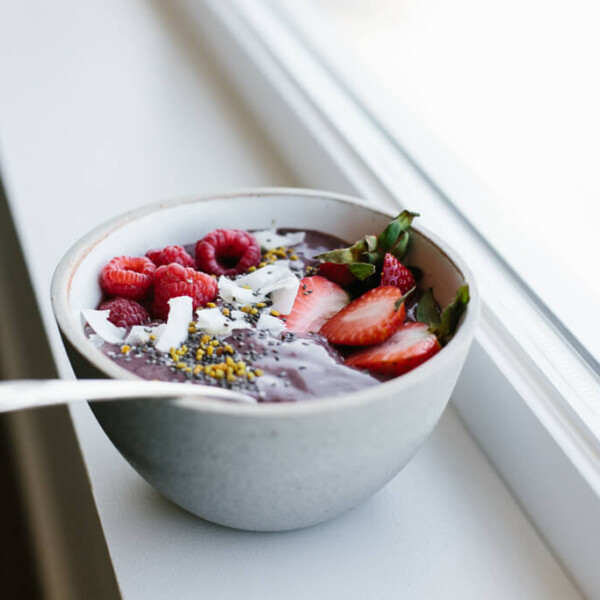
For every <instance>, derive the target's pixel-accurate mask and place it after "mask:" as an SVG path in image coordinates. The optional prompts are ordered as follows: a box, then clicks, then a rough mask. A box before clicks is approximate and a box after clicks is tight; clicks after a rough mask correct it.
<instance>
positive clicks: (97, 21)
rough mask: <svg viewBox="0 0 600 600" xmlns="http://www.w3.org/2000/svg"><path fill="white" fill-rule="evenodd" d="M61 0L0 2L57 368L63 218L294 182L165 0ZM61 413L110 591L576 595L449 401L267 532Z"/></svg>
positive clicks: (69, 233) (26, 238)
mask: <svg viewBox="0 0 600 600" xmlns="http://www.w3.org/2000/svg"><path fill="white" fill-rule="evenodd" d="M67 4H69V3H66V4H65V3H63V4H62V5H61V6H53V7H52V8H51V9H50V8H46V9H44V8H38V14H37V15H36V20H32V19H31V18H30V15H29V14H28V13H27V9H26V8H25V6H21V5H11V6H10V7H8V6H6V7H5V8H3V9H2V16H1V17H0V33H1V34H2V35H0V40H1V42H0V44H1V46H0V49H1V50H3V51H2V52H0V61H2V63H1V66H2V72H3V73H4V83H5V89H7V90H10V94H4V95H2V96H1V97H0V122H2V123H3V126H2V133H1V135H2V138H1V140H0V141H1V149H2V170H3V176H4V178H5V182H6V186H7V194H8V198H9V202H10V205H11V209H12V211H13V216H14V218H15V221H16V225H17V229H18V233H19V235H20V239H21V242H22V244H23V248H24V252H25V257H26V260H27V262H28V266H29V268H30V273H31V277H32V280H33V285H34V289H35V292H36V295H37V300H38V303H39V306H40V310H41V313H42V318H43V320H44V325H45V328H46V332H47V336H48V337H49V340H50V343H51V346H52V349H53V355H54V359H55V361H56V364H57V367H58V369H59V371H60V373H61V374H62V376H64V377H69V376H72V372H71V369H70V366H69V364H68V362H67V359H66V355H65V353H64V350H63V348H62V344H61V341H60V338H59V335H58V331H57V328H56V326H55V323H54V319H53V316H52V311H51V307H50V300H49V294H48V289H49V281H50V277H51V275H52V271H53V269H54V267H55V265H56V263H57V262H58V260H59V258H60V256H61V255H62V254H63V253H64V252H65V251H66V250H67V248H68V247H69V246H70V245H71V244H72V243H73V242H74V241H75V240H76V239H77V238H78V237H79V236H81V235H82V234H83V233H85V232H86V231H87V230H88V229H90V228H91V227H93V226H94V225H96V224H98V223H99V222H101V221H104V220H105V219H107V218H109V217H111V216H113V215H114V214H117V213H121V212H123V211H125V210H127V209H128V208H133V207H135V206H139V205H141V204H144V203H147V202H154V201H158V200H159V199H162V198H168V197H176V196H182V195H187V194H190V193H202V192H204V191H208V190H214V189H225V188H232V187H241V186H248V185H265V184H269V185H282V184H283V185H285V184H287V185H294V184H297V183H298V182H297V181H296V179H295V176H294V175H293V174H292V171H291V170H288V169H287V167H286V165H285V164H284V163H282V162H281V160H280V159H279V158H278V154H277V152H276V151H275V150H274V148H273V147H272V146H271V145H270V144H269V143H268V141H267V140H266V138H265V136H264V134H263V132H262V131H261V130H260V129H259V128H257V127H256V126H255V125H254V124H253V123H254V121H253V119H252V117H251V116H250V114H249V113H248V112H247V111H246V109H245V107H244V106H243V105H241V104H239V103H238V102H237V100H236V94H235V92H234V91H233V90H232V89H231V88H230V87H229V85H228V84H227V83H226V82H224V81H223V80H222V78H221V75H220V73H219V71H218V70H217V68H216V67H215V66H214V65H213V64H212V63H211V62H210V61H209V60H208V59H207V58H206V49H205V48H203V47H202V46H200V45H199V43H198V40H197V35H198V31H197V30H194V29H193V28H192V29H190V24H189V23H188V21H187V20H183V19H181V15H180V14H178V12H177V11H176V10H175V9H172V10H167V9H166V8H162V7H161V6H160V5H159V4H158V3H157V4H156V5H155V9H152V8H150V7H149V5H147V4H145V3H143V2H139V3H125V4H123V3H118V2H111V3H110V5H109V8H107V5H106V3H104V4H102V6H100V3H98V5H89V4H88V5H86V6H85V7H82V6H80V5H79V4H76V3H74V2H73V3H72V6H68V5H67ZM44 11H46V12H44ZM90 24H93V27H92V28H90ZM125 31H126V32H127V34H126V35H124V34H123V32H125ZM83 32H85V34H84V33H83ZM31 40H35V44H32V42H31ZM107 40H110V44H107V43H106V41H107ZM74 46H77V48H78V52H77V53H74V52H73V47H74ZM24 73H26V74H27V78H26V80H24V78H23V75H22V74H24ZM49 117H51V118H49ZM83 199H85V200H83ZM84 202H85V205H86V208H83V205H84ZM88 207H91V209H90V208H88ZM3 293H4V292H3ZM24 318H25V317H24ZM70 415H71V419H72V422H73V426H74V429H75V434H76V436H77V440H78V442H79V444H80V447H81V451H82V454H83V458H84V462H85V468H86V472H87V473H86V474H87V476H88V478H89V484H90V487H91V492H92V495H93V499H94V502H95V505H96V508H97V511H98V515H99V520H100V524H101V527H102V529H103V532H104V535H105V538H106V544H107V547H108V551H109V554H110V557H111V559H112V562H113V567H114V570H115V575H116V578H117V581H118V583H119V586H120V589H121V592H122V594H123V595H124V596H125V597H128V598H137V597H140V598H147V597H179V598H182V597H194V596H197V594H198V590H202V594H203V595H204V596H206V597H219V598H227V597H237V596H238V595H239V593H240V590H242V589H243V590H244V593H245V595H246V596H247V597H258V596H259V595H261V596H265V597H269V596H272V597H286V598H291V597H324V596H329V597H334V596H339V597H346V598H351V597H357V598H358V597H365V596H368V595H370V596H374V597H391V596H395V597H397V596H402V597H414V598H421V597H427V598H431V599H433V598H448V597H462V598H481V597H485V598H494V597H496V598H509V597H524V598H528V599H535V598H540V599H541V598H544V599H548V598H557V599H559V598H560V599H561V600H563V599H566V598H579V597H580V596H579V594H578V592H577V591H576V590H575V588H574V587H573V585H572V584H571V583H570V581H569V580H568V579H567V577H566V576H565V574H564V572H563V571H562V569H561V567H560V566H559V565H558V564H557V562H556V561H555V560H554V558H553V557H552V556H551V554H550V552H549V551H548V550H547V548H546V547H545V545H544V543H543V542H542V540H541V539H540V538H539V537H538V535H537V533H536V532H535V530H534V529H533V527H532V526H531V525H530V524H529V522H528V521H527V519H526V517H525V516H524V514H523V513H522V512H521V510H520V508H519V506H518V505H517V503H516V502H515V500H514V499H513V497H512V496H511V494H510V492H509V491H508V490H507V489H506V487H505V486H504V484H503V483H502V481H501V480H500V478H499V477H498V476H497V475H496V473H495V472H494V470H493V469H492V468H491V466H490V465H489V463H488V462H487V460H486V459H485V458H484V456H483V454H482V453H481V451H480V450H479V448H478V447H477V446H476V445H475V443H474V442H473V440H472V439H471V437H470V436H469V434H468V433H467V432H466V430H465V428H464V426H463V425H462V423H461V422H460V421H459V419H458V418H457V415H456V413H455V412H454V410H453V409H449V410H448V411H447V412H446V414H445V416H444V417H443V419H442V421H441V423H440V425H439V427H438V428H437V429H436V431H435V432H434V434H433V436H432V437H431V439H430V440H429V442H428V443H427V444H426V446H425V447H424V448H423V449H422V450H421V451H420V452H419V454H418V455H417V456H416V457H415V459H414V460H413V461H412V462H411V463H410V465H409V466H408V467H407V468H406V469H405V470H404V471H403V472H402V473H401V474H400V475H399V476H398V477H397V478H396V479H394V480H393V481H392V482H391V483H390V484H389V485H388V486H387V487H386V488H385V489H384V490H383V491H382V492H380V493H379V494H377V495H376V496H375V497H374V498H372V499H371V500H369V501H368V502H367V503H365V504H364V505H362V506H360V507H359V508H357V509H356V510H354V511H352V512H351V513H349V514H348V515H345V516H343V517H341V518H339V519H337V520H335V521H333V522H330V523H327V524H324V525H322V526H318V527H314V528H311V529H308V530H305V531H301V532H290V533H284V534H276V535H269V534H251V533H245V532H238V531H234V530H229V529H225V528H221V527H218V526H215V525H212V524H209V523H206V522H203V521H201V520H199V519H196V518H194V517H192V516H191V515H189V514H187V513H185V512H184V511H182V510H180V509H178V508H177V507H175V506H174V505H172V504H171V503H169V502H168V501H166V500H164V499H163V498H162V497H161V496H159V495H158V494H157V493H156V492H154V491H153V490H152V489H151V488H150V486H149V485H148V484H146V483H145V482H144V481H143V480H142V479H141V478H140V477H139V476H138V475H137V474H136V473H135V472H134V471H133V470H132V468H131V467H130V466H129V465H128V464H127V463H126V462H125V461H124V460H123V459H122V458H121V457H120V455H118V453H117V452H116V450H115V449H114V448H113V446H112V445H111V444H110V442H109V441H108V439H107V438H106V437H105V435H104V433H103V432H102V430H101V429H100V427H99V425H98V423H97V422H96V421H95V419H94V417H93V415H92V413H91V411H90V410H89V409H88V408H87V407H86V406H78V407H71V408H70ZM40 451H43V452H47V453H49V454H51V453H52V447H51V446H48V447H47V448H42V449H40ZM46 491H47V493H49V494H52V482H51V481H50V482H48V488H47V490H46ZM62 509H63V510H64V511H65V513H67V514H68V513H69V512H71V511H74V510H77V508H76V507H73V506H67V505H64V506H63V507H62ZM56 535H60V532H57V533H56ZM56 541H57V544H56V546H55V548H54V549H55V550H56V551H58V549H59V548H60V544H58V540H56ZM73 550H74V549H69V548H66V549H64V551H65V552H69V551H73ZM77 552H78V553H79V554H84V555H85V549H84V550H82V549H77ZM373 557H377V559H376V560H375V559H374V558H373ZM40 560H41V562H42V564H43V563H44V562H45V561H46V557H43V556H42V557H40ZM349 573H351V574H352V575H351V576H348V574H349ZM234 574H235V577H233V576H232V575H234Z"/></svg>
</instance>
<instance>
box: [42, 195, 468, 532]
mask: <svg viewBox="0 0 600 600" xmlns="http://www.w3.org/2000/svg"><path fill="white" fill-rule="evenodd" d="M253 193H255V194H260V193H264V194H265V195H267V196H268V195H269V194H270V193H271V194H272V193H273V192H268V191H264V192H256V191H255V192H253ZM276 193H277V194H278V195H279V196H281V195H283V196H286V194H289V196H290V197H294V196H295V197H298V196H302V193H303V192H302V191H300V190H289V191H286V190H276ZM307 194H310V200H311V201H312V202H315V195H316V194H319V195H321V196H322V197H323V206H325V207H332V209H335V211H337V212H336V214H338V215H340V214H341V215H346V218H347V219H348V221H353V220H354V221H355V220H356V218H355V217H354V215H356V211H359V212H360V213H361V214H362V215H363V216H362V218H366V217H368V218H371V219H379V221H381V219H382V218H384V217H383V215H381V214H380V213H376V211H371V212H372V214H373V216H371V213H368V212H366V211H368V209H366V208H365V207H364V205H363V206H361V205H360V203H359V202H356V201H354V202H353V201H352V200H351V199H348V198H344V197H340V196H337V195H335V194H328V193H324V192H323V193H319V192H310V193H309V192H307ZM279 196H278V197H279ZM228 197H229V198H230V199H231V195H228ZM224 201H226V200H224ZM319 201H320V198H319ZM340 202H342V204H344V205H345V206H344V207H340V206H339V203H340ZM328 203H329V204H328ZM189 206H190V205H189V204H188V205H186V204H184V205H183V206H182V211H185V210H189ZM157 210H160V209H157ZM281 210H283V209H281ZM297 210H300V209H297ZM323 210H325V209H323ZM365 215H366V216H365ZM377 215H378V216H377ZM128 219H129V222H131V220H132V218H131V216H129V217H128ZM117 225H118V224H117ZM367 226H368V225H367ZM427 235H428V234H426V233H425V234H424V233H422V232H421V233H419V234H418V236H420V237H421V238H422V240H423V241H422V243H420V244H419V245H418V246H419V248H420V249H421V250H420V251H421V252H422V257H423V258H424V260H431V261H433V262H434V263H436V264H437V267H436V269H437V270H438V276H437V277H436V279H437V280H441V281H442V284H443V285H446V287H447V288H448V289H450V288H452V289H454V290H455V289H456V287H455V285H456V281H455V280H458V279H460V280H461V281H462V280H463V278H464V279H466V280H467V281H468V282H469V284H470V285H471V289H472V299H471V304H470V305H469V309H468V311H467V315H466V318H465V319H464V321H463V323H462V325H461V327H460V330H459V335H457V336H456V337H455V339H453V340H452V341H451V342H450V344H449V346H448V347H447V348H445V349H444V350H442V351H441V352H440V353H438V354H437V355H436V356H435V357H433V358H432V359H430V360H429V361H427V363H425V364H424V365H421V366H420V367H418V368H417V369H415V370H414V371H412V372H411V373H408V374H406V375H404V376H402V377H400V378H397V379H394V380H392V381H389V382H386V383H383V384H380V385H378V386H375V387H372V388H369V389H367V390H363V391H361V392H356V393H354V394H349V395H347V396H344V397H336V398H329V399H323V400H318V399H317V400H314V402H307V403H302V404H303V405H304V406H302V405H300V404H295V405H289V404H288V405H277V406H273V405H268V406H235V407H231V406H229V407H225V408H223V405H222V404H221V405H219V407H216V408H210V405H209V404H207V406H206V408H205V407H204V406H203V405H198V404H196V405H195V406H194V409H192V410H190V408H189V406H185V405H184V404H183V403H182V402H181V401H178V400H174V401H165V400H160V401H152V400H141V401H129V402H123V403H115V402H109V403H98V404H95V405H94V406H93V411H94V413H95V415H96V417H97V419H98V421H99V422H100V424H101V426H102V427H103V429H104V430H105V432H106V433H107V435H108V437H109V438H110V439H111V441H112V442H113V443H114V445H115V446H116V447H117V449H118V450H119V451H120V452H121V454H122V455H123V456H124V457H125V458H126V459H127V460H128V461H129V462H130V463H131V465H132V466H133V467H134V468H135V469H136V470H137V471H138V472H139V473H140V475H142V476H143V477H144V478H145V479H146V480H147V481H148V482H149V483H151V484H152V485H153V486H154V487H155V488H157V489H158V490H159V491H160V492H162V493H163V494H164V495H165V496H166V497H168V498H170V499H171V500H173V501H174V502H175V503H177V504H179V505H180V506H182V507H183V508H185V509H187V510H188V511H190V512H191V513H193V514H195V515H198V516H199V517H202V518H204V519H207V520H210V521H213V522H215V523H219V524H222V525H226V526H229V527H235V528H240V529H248V530H254V531H279V530H288V529H296V528H300V527H307V526H310V525H314V524H316V523H319V522H321V521H324V520H327V519H330V518H333V517H335V516H337V515H339V514H341V513H343V512H345V511H347V510H349V509H350V508H352V507H354V506H356V505H357V504H358V503H360V502H361V501H363V500H364V499H366V498H368V497H369V496H371V495H372V494H374V493H375V492H376V491H378V490H379V489H380V488H381V487H382V486H383V485H385V483H387V482H388V481H389V480H390V479H391V478H393V477H394V476H395V475H396V474H397V473H398V472H399V471H400V470H401V469H402V467H404V465H406V463H407V462H408V461H409V460H410V459H411V457H412V456H413V455H414V454H415V452H416V451H417V450H418V448H419V447H420V446H421V445H422V443H423V442H424V441H425V439H426V438H427V436H428V435H429V434H430V433H431V431H432V430H433V428H434V426H435V425H436V423H437V421H438V420H439V418H440V416H441V414H442V412H443V410H444V408H445V406H446V404H447V402H448V399H449V398H450V395H451V393H452V390H453V388H454V385H455V383H456V380H457V378H458V375H459V373H460V370H461V368H462V366H463V363H464V361H465V358H466V354H467V352H468V349H469V346H470V344H471V341H472V338H473V333H474V328H475V325H474V324H475V321H476V318H477V313H478V309H479V307H478V296H477V292H476V288H475V286H474V284H473V281H472V278H471V276H470V274H469V273H468V270H467V269H466V267H465V266H464V265H463V264H462V262H461V261H460V259H458V257H456V256H455V255H454V254H453V253H452V251H451V250H450V249H448V248H447V247H445V246H444V245H443V244H442V243H441V242H439V240H434V242H431V241H430V238H428V237H427ZM92 237H95V238H99V237H101V236H100V235H97V234H94V235H93V236H92ZM433 237H435V236H433ZM84 241H85V240H84ZM94 242H95V240H91V241H90V242H89V244H88V242H86V243H80V245H79V247H78V248H76V252H74V253H71V255H67V256H66V257H65V259H64V262H63V264H62V266H59V269H58V270H57V273H58V275H57V276H55V281H54V282H53V301H54V305H55V312H56V315H57V320H58V322H59V326H60V328H61V331H62V332H63V335H64V338H65V342H66V345H67V348H68V350H69V355H70V357H71V359H72V362H73V365H74V367H75V369H76V371H77V373H78V374H79V375H80V376H84V377H89V376H98V375H107V374H108V375H110V376H114V377H123V376H125V377H127V376H130V377H133V376H132V375H131V374H128V373H127V372H125V371H122V369H120V368H118V367H116V366H115V364H114V363H113V362H112V361H110V360H109V359H106V357H104V356H102V355H101V353H100V352H98V351H96V350H95V349H91V348H90V346H91V345H90V344H89V343H88V341H87V340H86V339H85V338H84V337H83V336H82V335H81V333H80V330H81V325H80V324H79V323H78V322H77V323H76V321H77V319H78V316H77V317H75V316H74V315H73V313H74V311H73V309H72V307H71V302H70V297H71V296H73V289H75V288H76V286H75V284H74V283H73V282H76V272H77V270H78V269H81V268H87V269H88V270H90V269H91V270H92V271H94V269H95V268H96V267H94V266H92V267H90V266H87V267H85V266H84V267H82V264H84V263H85V260H87V259H86V258H85V257H87V256H88V254H87V252H88V247H93V243H94ZM440 257H443V258H440ZM444 261H447V263H448V269H447V271H446V270H445V269H446V267H444V266H443V265H444V264H445V263H444ZM452 261H454V262H452ZM457 278H458V279H457ZM444 281H445V284H444ZM80 287H81V286H80ZM84 287H85V286H84ZM75 295H77V294H75ZM88 306H89V304H88ZM120 371H122V372H120Z"/></svg>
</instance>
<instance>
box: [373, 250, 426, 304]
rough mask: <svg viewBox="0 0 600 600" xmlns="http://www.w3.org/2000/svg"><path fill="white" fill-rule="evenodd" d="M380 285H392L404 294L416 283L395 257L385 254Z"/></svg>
mask: <svg viewBox="0 0 600 600" xmlns="http://www.w3.org/2000/svg"><path fill="white" fill-rule="evenodd" d="M381 285H392V286H394V287H397V288H398V289H399V290H400V293H401V294H406V292H408V290H412V289H413V288H414V287H415V286H416V285H417V282H416V281H415V278H414V277H413V274H412V273H411V272H410V270H409V269H407V268H406V267H405V266H404V265H403V264H402V263H401V262H400V261H399V260H398V259H397V258H396V257H395V256H393V255H392V254H390V253H389V252H386V254H385V257H384V259H383V271H382V272H381Z"/></svg>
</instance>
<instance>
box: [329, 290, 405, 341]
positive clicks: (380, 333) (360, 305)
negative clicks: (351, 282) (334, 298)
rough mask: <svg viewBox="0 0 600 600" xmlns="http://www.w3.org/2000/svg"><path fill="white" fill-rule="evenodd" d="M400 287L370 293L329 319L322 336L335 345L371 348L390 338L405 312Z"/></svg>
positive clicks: (402, 319) (370, 291)
mask: <svg viewBox="0 0 600 600" xmlns="http://www.w3.org/2000/svg"><path fill="white" fill-rule="evenodd" d="M401 298H402V295H401V294H400V290H399V289H398V288H397V287H391V286H380V287H376V288H375V289H372V290H369V291H368V292H366V293H365V294H363V295H362V296H360V297H359V298H357V299H356V300H354V302H352V304H349V305H348V306H346V308H343V309H342V310H341V311H340V312H338V313H337V314H336V315H335V316H334V317H332V318H331V319H329V321H327V323H325V325H323V327H321V331H320V332H319V333H321V334H322V335H324V336H325V337H326V338H327V340H328V341H329V342H331V343H332V344H340V345H342V346H370V345H371V344H377V343H378V342H382V341H383V340H385V339H387V338H389V337H390V336H391V335H392V334H393V333H394V332H395V331H396V330H397V329H398V327H400V325H401V324H402V322H403V321H404V315H405V309H404V303H403V302H402V303H401V304H400V305H399V306H398V301H399V300H401Z"/></svg>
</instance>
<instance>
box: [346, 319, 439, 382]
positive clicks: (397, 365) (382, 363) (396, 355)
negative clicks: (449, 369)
mask: <svg viewBox="0 0 600 600" xmlns="http://www.w3.org/2000/svg"><path fill="white" fill-rule="evenodd" d="M440 348H441V345H440V342H439V341H438V339H437V337H436V335H435V334H434V333H431V332H430V331H429V327H428V326H427V324H425V323H405V324H404V325H402V326H401V327H400V329H398V331H396V333H394V335H393V336H392V337H390V338H389V339H387V340H386V341H385V342H383V343H381V344H378V345H377V346H372V347H371V348H366V349H365V350H361V351H360V352H357V353H356V354H353V355H352V356H350V357H349V358H348V359H347V360H346V364H347V365H350V366H352V367H358V368H361V369H368V370H369V371H371V372H373V373H382V374H384V375H392V376H393V375H402V374H403V373H406V372H408V371H410V370H411V369H414V368H415V367H417V366H419V365H420V364H421V363H422V362H425V361H426V360H427V359H429V358H431V357H432V356H433V355H434V354H436V353H437V352H438V351H439V350H440Z"/></svg>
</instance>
